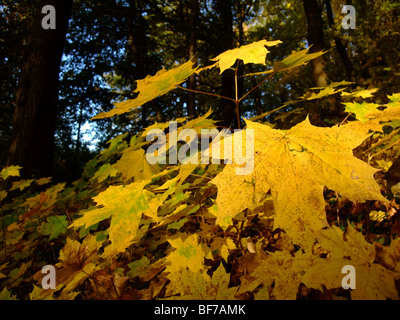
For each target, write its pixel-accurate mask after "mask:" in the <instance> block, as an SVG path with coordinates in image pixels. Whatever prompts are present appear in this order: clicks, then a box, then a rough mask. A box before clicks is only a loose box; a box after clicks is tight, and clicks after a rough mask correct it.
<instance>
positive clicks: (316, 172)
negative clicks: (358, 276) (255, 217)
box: [211, 119, 387, 244]
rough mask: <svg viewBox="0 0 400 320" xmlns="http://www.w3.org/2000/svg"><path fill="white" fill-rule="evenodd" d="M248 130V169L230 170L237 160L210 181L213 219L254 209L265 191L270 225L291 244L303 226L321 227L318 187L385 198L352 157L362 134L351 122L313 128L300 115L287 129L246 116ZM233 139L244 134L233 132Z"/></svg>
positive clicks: (300, 239) (370, 175) (349, 195)
mask: <svg viewBox="0 0 400 320" xmlns="http://www.w3.org/2000/svg"><path fill="white" fill-rule="evenodd" d="M246 123H247V128H248V129H254V170H253V172H252V173H251V174H249V175H243V176H241V175H236V174H235V172H236V171H235V169H236V168H237V167H238V165H237V164H235V163H233V164H227V165H226V166H225V168H224V169H223V171H222V172H221V173H219V174H218V175H217V176H216V177H215V178H214V179H213V180H212V181H211V183H213V184H215V185H217V187H218V195H217V200H216V203H217V206H218V217H217V222H216V223H219V222H221V221H222V222H224V220H225V221H226V220H227V219H231V218H233V217H235V215H236V214H238V213H240V212H241V211H242V210H244V209H246V208H248V209H254V208H255V207H256V206H258V205H259V203H260V201H261V200H262V199H263V198H264V197H265V194H266V193H267V192H268V191H269V190H271V193H272V197H273V203H274V209H275V218H274V228H283V229H284V230H285V231H286V232H287V233H288V234H290V236H291V237H293V240H294V241H296V242H295V243H297V244H301V243H303V242H304V241H307V238H304V237H303V234H304V232H305V231H306V230H319V229H321V228H323V227H326V226H327V225H328V224H327V221H326V215H325V201H324V197H323V188H324V186H326V187H328V188H329V189H332V190H335V191H337V192H339V193H340V194H341V195H343V196H345V197H347V198H348V199H349V200H351V201H361V200H367V199H369V200H380V201H383V202H385V201H387V200H386V199H385V198H384V197H383V196H382V195H381V193H380V188H379V185H378V184H377V183H376V181H375V180H374V174H375V172H377V169H374V168H372V167H371V166H369V165H368V164H366V163H365V162H363V161H361V160H359V159H358V158H356V157H354V156H353V152H352V150H353V149H354V148H356V147H357V146H358V145H359V144H361V143H362V142H363V141H364V140H365V139H366V138H367V137H368V134H367V133H366V132H365V131H368V129H366V128H364V131H362V130H361V129H360V128H358V130H354V128H353V127H351V126H346V125H343V126H340V127H339V126H335V127H332V128H321V127H314V126H313V125H311V124H310V122H309V120H308V119H306V120H305V121H303V122H302V123H300V124H298V125H296V126H294V127H293V128H291V129H290V130H287V131H282V130H275V129H272V128H270V127H268V126H266V125H262V124H259V123H254V122H251V121H246ZM235 135H236V133H235V134H233V135H232V139H233V141H234V143H237V142H235V140H236V139H237V140H236V141H239V140H240V139H243V141H242V145H245V143H246V141H245V138H244V136H245V135H242V134H240V135H238V136H236V138H235Z"/></svg>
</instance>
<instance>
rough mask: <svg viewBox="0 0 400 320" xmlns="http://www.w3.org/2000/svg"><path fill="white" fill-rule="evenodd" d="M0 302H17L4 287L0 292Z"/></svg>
mask: <svg viewBox="0 0 400 320" xmlns="http://www.w3.org/2000/svg"><path fill="white" fill-rule="evenodd" d="M0 300H17V298H16V297H15V296H13V295H12V294H11V292H10V291H8V290H7V288H6V287H4V288H3V291H1V292H0Z"/></svg>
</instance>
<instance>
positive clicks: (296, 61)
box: [274, 49, 326, 72]
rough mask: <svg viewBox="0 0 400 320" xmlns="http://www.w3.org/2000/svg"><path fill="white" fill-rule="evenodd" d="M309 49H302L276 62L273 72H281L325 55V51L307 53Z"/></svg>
mask: <svg viewBox="0 0 400 320" xmlns="http://www.w3.org/2000/svg"><path fill="white" fill-rule="evenodd" d="M308 50H309V49H304V50H301V51H299V52H293V53H292V54H291V55H290V56H288V57H286V58H285V59H283V60H282V61H277V62H275V63H274V71H275V72H278V71H283V70H286V69H289V68H295V67H298V66H301V65H304V64H305V63H307V62H308V61H310V60H313V59H315V58H318V57H320V56H322V55H323V54H325V53H326V51H321V52H314V53H308V54H307V52H308Z"/></svg>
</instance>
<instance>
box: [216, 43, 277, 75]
mask: <svg viewBox="0 0 400 320" xmlns="http://www.w3.org/2000/svg"><path fill="white" fill-rule="evenodd" d="M279 43H282V41H280V40H275V41H267V40H260V41H257V42H253V43H250V44H247V45H244V46H241V47H240V48H235V49H232V50H228V51H225V52H223V53H221V54H220V55H218V56H217V57H215V58H213V59H211V61H217V62H218V65H219V69H220V73H222V72H224V71H225V70H226V69H229V68H230V67H231V66H232V65H233V64H234V63H235V61H236V60H237V59H240V60H243V63H244V64H247V63H259V64H263V65H265V57H266V55H267V53H268V52H269V51H268V49H267V48H265V46H268V47H271V46H276V45H278V44H279Z"/></svg>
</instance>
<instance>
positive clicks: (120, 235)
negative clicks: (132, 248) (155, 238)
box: [69, 180, 153, 257]
mask: <svg viewBox="0 0 400 320" xmlns="http://www.w3.org/2000/svg"><path fill="white" fill-rule="evenodd" d="M149 182H150V180H141V181H138V182H133V183H131V184H129V185H127V186H110V187H109V188H108V189H106V190H105V191H103V192H101V193H100V194H99V195H97V196H96V197H94V198H93V199H94V201H95V202H96V203H97V204H98V206H100V207H97V208H95V209H91V210H86V211H84V212H83V216H82V217H80V218H78V219H76V220H75V221H74V222H73V223H72V224H71V225H70V226H69V228H74V227H75V228H76V227H82V226H85V228H88V227H90V226H92V225H94V224H96V223H97V222H99V221H102V220H105V219H108V218H110V217H111V225H110V228H109V229H108V232H109V239H110V241H111V244H110V245H109V246H107V247H106V249H105V251H104V254H103V256H104V257H110V256H113V255H114V254H116V253H119V252H123V251H125V249H126V248H127V247H128V246H129V245H130V244H132V242H133V241H134V239H135V237H136V235H137V233H138V232H139V227H140V222H141V218H142V214H146V212H147V211H148V210H150V208H149V205H148V202H149V200H150V199H151V198H152V197H153V194H152V193H151V192H149V191H147V190H143V188H144V186H145V185H146V184H148V183H149Z"/></svg>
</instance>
